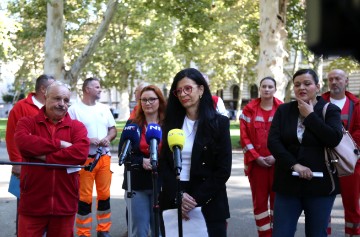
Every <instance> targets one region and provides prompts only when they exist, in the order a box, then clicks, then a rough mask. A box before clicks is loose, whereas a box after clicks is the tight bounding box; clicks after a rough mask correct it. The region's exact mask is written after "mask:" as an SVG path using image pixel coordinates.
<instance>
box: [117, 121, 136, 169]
mask: <svg viewBox="0 0 360 237" xmlns="http://www.w3.org/2000/svg"><path fill="white" fill-rule="evenodd" d="M121 141H125V142H124V144H123V146H122V148H121V153H120V154H119V165H120V166H121V165H122V164H124V162H125V157H126V156H127V155H128V153H129V152H130V151H131V144H132V143H133V144H134V143H135V144H137V143H139V141H140V130H139V126H138V125H136V124H134V123H132V124H128V125H126V126H125V127H124V130H123V131H122V133H121ZM119 146H120V143H119ZM119 148H120V147H119ZM119 150H120V149H119Z"/></svg>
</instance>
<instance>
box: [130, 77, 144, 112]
mask: <svg viewBox="0 0 360 237" xmlns="http://www.w3.org/2000/svg"><path fill="white" fill-rule="evenodd" d="M148 85H149V83H147V82H141V83H140V84H139V85H138V86H137V87H136V88H135V91H134V95H135V101H136V105H135V107H134V109H133V110H132V111H131V113H130V117H129V119H133V118H135V117H136V111H137V108H138V106H139V105H138V101H139V100H140V92H141V91H142V89H143V88H144V87H145V86H148Z"/></svg>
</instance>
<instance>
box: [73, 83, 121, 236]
mask: <svg viewBox="0 0 360 237" xmlns="http://www.w3.org/2000/svg"><path fill="white" fill-rule="evenodd" d="M82 91H83V98H82V100H81V101H79V102H78V103H76V104H74V105H72V106H71V107H70V109H69V114H70V116H71V117H72V118H73V119H77V120H79V121H81V122H83V123H84V125H85V127H86V129H87V131H88V138H89V139H90V151H89V153H88V155H87V157H88V159H87V161H86V165H88V164H90V163H92V162H94V158H95V157H96V152H97V150H98V148H99V147H102V154H101V157H100V159H99V161H98V163H97V165H96V166H95V168H94V169H93V171H92V172H88V171H86V170H84V169H82V170H81V171H80V201H79V209H78V213H77V215H76V229H77V234H78V236H91V229H92V212H91V206H92V193H93V186H94V182H95V186H96V193H97V205H96V207H97V212H96V219H97V227H96V231H97V236H98V237H110V234H109V231H110V227H111V208H110V184H111V176H112V171H111V170H110V161H111V154H110V142H111V141H112V140H113V139H114V138H115V137H116V135H117V130H116V128H115V120H114V117H113V115H112V114H111V111H110V109H109V107H108V106H107V105H104V104H101V103H99V102H97V100H98V99H100V95H101V91H102V90H101V86H100V80H99V79H98V78H93V77H90V78H87V79H86V80H85V81H84V83H83V86H82Z"/></svg>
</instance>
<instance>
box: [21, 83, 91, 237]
mask: <svg viewBox="0 0 360 237" xmlns="http://www.w3.org/2000/svg"><path fill="white" fill-rule="evenodd" d="M69 102H70V90H69V89H68V87H67V86H66V85H65V84H63V83H61V82H53V83H52V84H51V85H50V86H49V87H48V88H47V91H46V95H45V106H44V107H43V108H42V109H41V110H40V111H39V113H38V114H37V115H35V116H32V117H31V116H29V117H24V118H22V119H20V120H19V122H18V124H17V127H16V131H15V135H14V139H15V143H16V145H17V147H18V149H19V151H20V154H21V156H22V157H23V161H26V162H40V163H46V164H63V165H83V164H84V163H85V161H86V155H87V153H88V151H89V139H88V138H87V131H86V128H85V126H84V125H83V124H82V123H81V122H79V121H75V120H72V119H71V118H70V116H69V115H68V113H67V109H68V106H69ZM78 183H79V174H78V172H77V171H75V172H73V171H71V170H67V169H65V168H59V167H47V166H23V167H22V169H21V173H20V189H21V196H20V204H19V227H18V236H19V237H29V236H34V237H39V236H42V235H43V234H44V232H45V231H46V233H47V234H46V236H49V237H51V236H64V237H72V236H74V233H73V232H74V231H73V230H74V220H75V214H76V211H77V205H78V199H79V187H78Z"/></svg>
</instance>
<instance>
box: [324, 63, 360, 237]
mask: <svg viewBox="0 0 360 237" xmlns="http://www.w3.org/2000/svg"><path fill="white" fill-rule="evenodd" d="M327 79H328V83H329V84H328V85H329V89H330V91H328V92H326V93H324V94H323V95H322V96H323V98H324V99H325V100H326V101H330V102H331V103H333V104H335V105H337V106H338V107H339V108H340V109H341V120H342V123H343V125H344V127H345V129H346V130H348V131H349V132H350V134H351V136H352V137H353V139H354V140H355V142H356V144H358V145H360V103H359V99H358V98H357V97H356V96H355V95H353V94H352V93H350V92H349V91H346V87H347V85H348V84H349V78H348V77H347V75H346V73H345V72H344V71H343V70H340V69H335V70H332V71H330V72H329V74H328V76H327ZM340 187H341V188H340V190H341V197H342V202H343V206H344V212H345V236H360V160H359V161H358V162H357V164H356V166H355V172H354V174H353V175H349V176H345V177H340ZM329 227H330V226H329ZM329 232H330V233H331V231H329Z"/></svg>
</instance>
